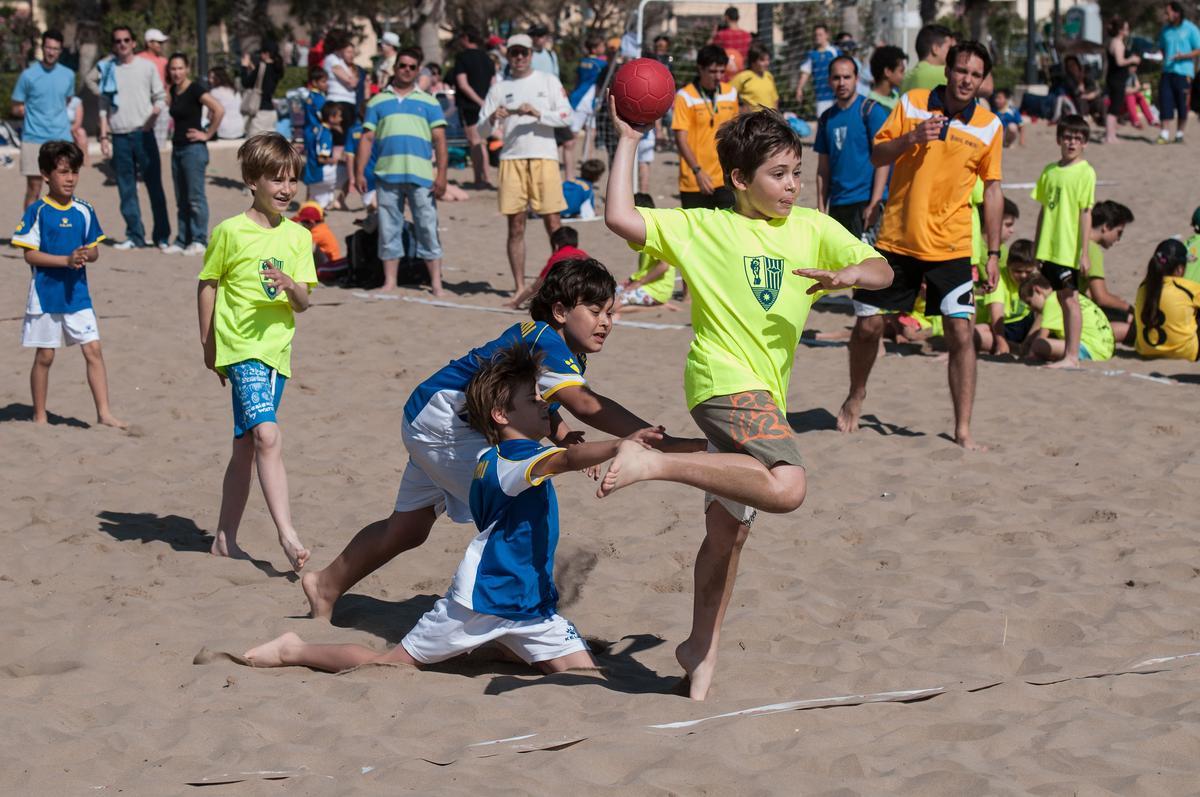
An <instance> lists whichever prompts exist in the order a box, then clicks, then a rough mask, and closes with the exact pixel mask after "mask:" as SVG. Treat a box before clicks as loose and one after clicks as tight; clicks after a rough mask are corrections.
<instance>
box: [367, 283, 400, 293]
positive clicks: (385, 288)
mask: <svg viewBox="0 0 1200 797" xmlns="http://www.w3.org/2000/svg"><path fill="white" fill-rule="evenodd" d="M396 290H397V286H395V285H380V286H379V287H378V288H375V289H374V290H370V291H367V293H395V292H396Z"/></svg>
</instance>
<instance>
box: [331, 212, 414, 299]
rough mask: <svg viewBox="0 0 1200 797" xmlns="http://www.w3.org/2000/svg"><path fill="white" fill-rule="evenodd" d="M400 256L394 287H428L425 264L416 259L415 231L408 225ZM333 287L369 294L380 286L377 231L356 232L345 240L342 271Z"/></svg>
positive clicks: (380, 265)
mask: <svg viewBox="0 0 1200 797" xmlns="http://www.w3.org/2000/svg"><path fill="white" fill-rule="evenodd" d="M400 235H401V241H402V242H403V244H404V255H403V256H402V257H401V258H400V265H399V268H397V270H396V284H398V285H428V284H429V270H428V269H427V268H426V267H425V261H424V260H421V259H420V258H419V257H417V234H416V228H414V227H413V225H412V222H411V221H405V222H404V230H403V232H401V234H400ZM337 284H338V285H339V286H340V287H343V288H366V289H367V290H371V289H374V288H378V287H379V286H380V285H382V284H383V261H382V260H380V259H379V229H378V227H377V228H376V229H374V230H366V229H362V230H357V231H355V232H354V233H352V234H351V235H348V236H346V268H345V270H344V271H342V275H341V277H340V278H339V279H338V282H337Z"/></svg>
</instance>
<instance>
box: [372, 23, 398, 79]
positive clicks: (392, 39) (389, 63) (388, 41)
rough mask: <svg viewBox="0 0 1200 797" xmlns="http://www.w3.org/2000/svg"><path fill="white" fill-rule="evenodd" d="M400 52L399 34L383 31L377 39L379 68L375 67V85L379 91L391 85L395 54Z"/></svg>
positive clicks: (394, 72) (394, 70) (394, 67)
mask: <svg viewBox="0 0 1200 797" xmlns="http://www.w3.org/2000/svg"><path fill="white" fill-rule="evenodd" d="M399 50H400V34H398V33H396V32H395V31H393V30H389V31H385V32H384V34H383V35H382V36H380V37H379V66H377V67H375V84H376V85H377V86H379V87H380V88H381V89H383V88H387V87H388V86H390V85H392V76H393V75H394V74H396V53H397V52H398V51H399Z"/></svg>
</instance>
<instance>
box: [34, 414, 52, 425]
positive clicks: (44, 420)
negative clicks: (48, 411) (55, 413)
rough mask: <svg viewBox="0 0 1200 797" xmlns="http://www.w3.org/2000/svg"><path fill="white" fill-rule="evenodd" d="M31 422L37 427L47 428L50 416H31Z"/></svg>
mask: <svg viewBox="0 0 1200 797" xmlns="http://www.w3.org/2000/svg"><path fill="white" fill-rule="evenodd" d="M33 422H34V423H35V424H37V425H38V426H49V425H50V416H49V415H40V416H39V415H35V416H33Z"/></svg>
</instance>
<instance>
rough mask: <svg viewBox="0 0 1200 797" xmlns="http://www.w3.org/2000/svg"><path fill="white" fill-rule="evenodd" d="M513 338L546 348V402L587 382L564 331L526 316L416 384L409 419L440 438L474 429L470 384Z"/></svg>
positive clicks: (542, 385) (407, 407) (542, 384)
mask: <svg viewBox="0 0 1200 797" xmlns="http://www.w3.org/2000/svg"><path fill="white" fill-rule="evenodd" d="M514 343H524V344H526V345H528V346H529V348H530V350H531V351H534V352H542V353H543V359H542V374H541V376H539V377H538V390H539V391H541V394H542V398H544V399H545V400H546V401H550V400H551V398H552V397H553V396H554V394H555V393H557V392H558V391H560V390H562V389H563V388H565V387H572V386H575V385H583V384H587V380H586V379H584V377H583V371H584V368H585V366H586V362H585V360H584V358H583V356H582V355H578V356H577V355H575V354H572V353H571V350H570V349H568V348H567V343H566V341H564V340H563V339H562V336H561V335H559V334H558V333H557V332H555V331H554V328H553V327H551V326H550V325H549V324H547V323H546V322H545V321H526V322H525V323H523V324H513V325H512V326H511V327H509V328H508V329H506V330H504V333H503V334H501V335H500V337H498V338H496V339H495V340H493V341H489V342H488V343H485V344H483V345H482V346H479V347H478V348H475V349H471V351H469V352H467V354H466V355H465V356H463V357H460V358H458V359H457V360H451V361H450V362H449V363H448V364H447V365H446V366H445V367H443V368H442V369H441V370H440V371H438V372H437V373H435V374H434V375H433V376H431V377H429V378H428V379H426V380H425V381H424V382H422V383H421V384H419V385H417V389H416V390H414V391H413V392H412V395H410V396H409V397H408V401H407V402H406V403H405V404H404V420H405V421H407V422H408V423H409V424H412V426H413V427H414V429H415V430H417V431H419V432H420V431H424V432H428V433H431V434H434V435H436V436H437V437H438V438H439V439H444V438H445V436H446V435H447V434H448V433H454V432H455V431H466V430H467V429H469V428H470V424H469V423H468V422H467V409H466V406H467V385H468V384H469V383H470V381H471V379H472V377H474V376H475V374H476V372H478V371H479V366H480V365H481V364H483V363H486V362H488V361H490V360H491V359H492V357H493V356H494V355H495V354H496V352H498V351H500V350H501V349H506V348H508V347H509V346H512V345H513V344H514Z"/></svg>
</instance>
